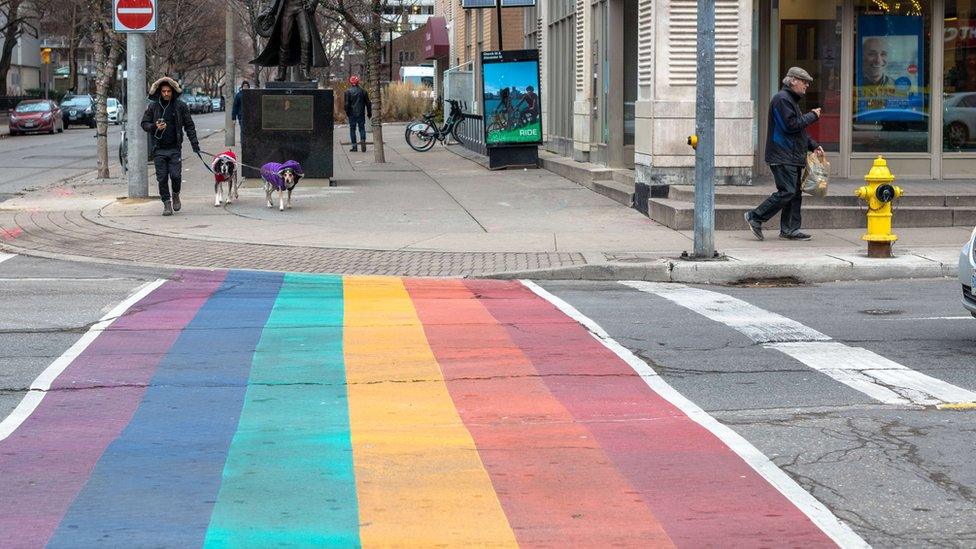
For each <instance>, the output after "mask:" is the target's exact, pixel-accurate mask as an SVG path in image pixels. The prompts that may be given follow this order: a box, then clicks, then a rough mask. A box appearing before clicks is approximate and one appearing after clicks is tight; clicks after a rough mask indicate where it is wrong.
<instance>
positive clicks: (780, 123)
mask: <svg viewBox="0 0 976 549" xmlns="http://www.w3.org/2000/svg"><path fill="white" fill-rule="evenodd" d="M811 82H813V77H811V76H810V73H808V72H807V71H805V70H803V69H801V68H800V67H791V68H790V70H789V71H787V73H786V77H785V78H783V89H782V90H780V91H779V93H777V94H776V95H774V96H773V99H772V101H770V102H769V126H768V131H767V135H766V163H767V164H769V169H770V170H772V172H773V179H774V180H775V181H776V192H774V193H773V194H772V195H770V197H769V198H767V199H766V201H765V202H763V203H762V204H760V205H759V207H757V208H756V209H755V210H751V211H748V212H746V223H748V224H749V228H750V229H752V234H754V235H755V236H756V238H757V239H759V240H762V239H763V232H762V224H763V223H765V222H766V221H769V220H770V219H772V217H773V216H774V215H776V212H779V211H782V213H780V220H779V237H780V238H783V239H786V240H810V238H811V237H810V235H808V234H806V233H802V232H800V221H801V219H800V205H801V203H802V202H803V194H802V190H801V181H800V178H801V177H802V174H803V167H804V166H805V165H806V163H807V152H808V151H814V152H816V153H817V155H819V156H820V157H821V158H822V157H823V155H824V150H823V147H821V146H820V145H819V144H818V143H817V142H816V141H814V140H813V139H812V138H811V137H810V136H809V135H807V131H806V128H807V126H809V125H811V124H813V123H814V122H816V121H817V120H819V119H820V109H819V108H816V109H813V110H812V111H810V112H808V113H806V114H803V112H802V111H800V105H799V103H798V101H799V100H800V98H801V97H803V95H804V94H806V93H807V88H808V87H810V83H811Z"/></svg>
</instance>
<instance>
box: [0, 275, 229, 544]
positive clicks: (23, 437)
mask: <svg viewBox="0 0 976 549" xmlns="http://www.w3.org/2000/svg"><path fill="white" fill-rule="evenodd" d="M225 276H226V273H224V272H202V271H200V272H186V273H180V274H179V275H178V277H177V279H175V280H173V281H169V282H167V283H165V284H163V285H162V286H161V287H159V288H158V289H157V290H156V291H154V292H153V293H151V294H149V295H148V296H146V297H145V298H143V299H141V300H140V301H139V302H138V303H136V304H135V305H134V306H133V307H132V308H130V309H129V311H128V312H127V313H126V314H125V315H123V316H122V317H121V318H119V319H118V320H116V321H115V322H113V323H112V324H111V325H110V326H109V328H108V329H107V330H106V331H104V332H103V333H102V334H101V335H99V336H98V337H97V338H96V339H95V340H94V341H93V342H92V343H91V345H89V346H88V348H87V349H85V350H84V351H83V352H82V353H81V354H80V355H79V356H78V358H76V359H75V360H74V361H73V362H72V363H71V364H70V365H69V366H68V368H67V369H66V370H65V371H64V373H62V374H61V376H60V377H59V378H58V379H57V380H56V381H55V383H54V384H53V385H52V392H51V393H49V394H48V395H47V396H46V397H45V398H44V400H43V401H42V402H41V404H40V405H39V406H38V407H37V409H36V410H35V411H34V413H33V415H31V416H30V417H29V418H28V419H27V420H26V421H25V422H24V423H23V424H22V425H21V426H20V428H19V429H18V430H17V431H16V432H14V433H13V434H12V435H11V436H10V437H9V438H7V439H6V440H4V441H3V442H2V443H0V481H2V482H3V496H2V497H0V547H42V546H44V545H45V544H46V543H47V541H48V539H49V538H50V536H51V534H52V533H53V532H54V530H55V529H56V528H57V527H58V524H59V523H60V522H61V518H62V516H63V515H64V513H65V511H66V510H67V509H68V507H69V506H70V505H71V503H72V502H73V501H74V499H75V497H76V496H77V494H78V492H79V491H80V490H81V488H82V487H83V486H84V485H85V483H86V482H87V481H88V476H89V474H91V471H92V469H93V468H94V467H95V464H96V463H97V462H98V459H99V457H101V455H102V453H103V452H104V451H105V448H106V447H107V446H108V445H109V444H110V443H111V442H112V441H113V440H114V439H115V438H116V437H117V436H118V434H119V433H120V432H121V431H122V429H123V428H125V426H126V425H127V424H128V423H129V420H130V419H131V418H132V414H133V413H134V412H135V410H136V408H138V406H139V403H140V402H141V401H142V397H143V394H144V393H145V386H146V385H147V384H148V383H149V380H150V379H152V376H153V374H154V373H155V371H156V367H157V366H158V364H159V362H160V360H161V359H162V358H163V357H164V356H165V355H166V353H167V351H168V350H169V349H170V347H171V346H172V344H173V342H174V341H175V340H176V338H177V337H178V336H179V334H180V331H181V330H183V328H185V327H186V325H187V324H188V323H189V322H190V321H191V320H192V319H193V317H194V316H195V315H196V313H197V310H199V309H200V307H201V306H202V305H203V303H204V302H206V301H207V299H208V298H209V297H210V295H211V294H212V293H213V292H214V291H215V290H216V289H217V288H218V287H219V286H220V284H221V282H222V281H223V279H224V277H225ZM58 389H60V390H58ZM71 389H73V390H71Z"/></svg>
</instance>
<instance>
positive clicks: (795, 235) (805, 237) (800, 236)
mask: <svg viewBox="0 0 976 549" xmlns="http://www.w3.org/2000/svg"><path fill="white" fill-rule="evenodd" d="M779 237H780V238H782V239H783V240H810V239H811V238H813V237H812V236H810V235H808V234H807V233H801V232H800V231H796V232H795V233H791V234H783V233H779Z"/></svg>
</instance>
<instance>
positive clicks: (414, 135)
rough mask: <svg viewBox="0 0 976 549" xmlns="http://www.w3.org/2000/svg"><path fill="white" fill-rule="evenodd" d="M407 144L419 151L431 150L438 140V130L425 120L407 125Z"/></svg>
mask: <svg viewBox="0 0 976 549" xmlns="http://www.w3.org/2000/svg"><path fill="white" fill-rule="evenodd" d="M405 137H406V139H407V145H410V148H411V149H413V150H415V151H417V152H425V151H429V150H430V149H431V148H433V146H434V142H436V141H437V131H436V130H435V129H434V128H432V127H431V126H430V124H426V123H424V122H415V123H413V124H410V125H409V126H407V129H406V135H405Z"/></svg>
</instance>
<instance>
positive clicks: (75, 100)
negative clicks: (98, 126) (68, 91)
mask: <svg viewBox="0 0 976 549" xmlns="http://www.w3.org/2000/svg"><path fill="white" fill-rule="evenodd" d="M61 111H62V112H63V115H64V116H63V118H64V127H65V128H67V127H68V126H70V125H72V124H85V125H87V126H88V127H89V128H94V127H95V99H93V98H92V96H90V95H72V96H71V97H67V98H65V100H64V101H62V102H61Z"/></svg>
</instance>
